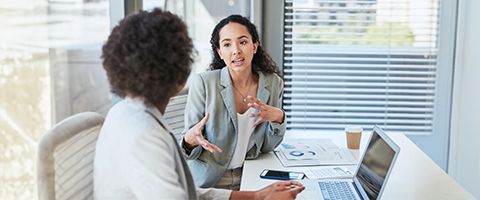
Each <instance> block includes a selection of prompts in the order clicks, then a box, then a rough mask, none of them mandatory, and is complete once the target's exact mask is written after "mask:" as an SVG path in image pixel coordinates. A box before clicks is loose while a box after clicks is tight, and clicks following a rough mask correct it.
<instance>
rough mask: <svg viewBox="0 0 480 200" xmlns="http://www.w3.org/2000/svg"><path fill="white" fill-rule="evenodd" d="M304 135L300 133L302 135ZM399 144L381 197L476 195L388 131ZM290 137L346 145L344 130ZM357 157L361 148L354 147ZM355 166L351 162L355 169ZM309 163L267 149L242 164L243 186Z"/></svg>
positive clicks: (257, 186) (248, 187)
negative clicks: (287, 162) (291, 162)
mask: <svg viewBox="0 0 480 200" xmlns="http://www.w3.org/2000/svg"><path fill="white" fill-rule="evenodd" d="M300 135H301V136H300ZM389 136H390V137H391V138H392V140H393V141H394V142H395V143H397V145H398V146H400V154H399V155H398V158H397V161H396V163H395V165H394V168H393V171H392V174H391V175H390V178H389V180H388V182H387V185H386V186H385V191H384V193H383V195H382V199H409V200H411V199H422V200H423V199H435V200H436V199H475V198H474V197H473V196H472V195H471V194H470V193H468V192H467V191H466V190H464V189H463V188H462V187H461V186H460V185H459V184H458V183H457V182H455V180H453V179H452V178H451V177H450V176H448V175H447V174H446V173H445V172H444V171H443V170H442V169H441V168H440V167H438V166H437V165H436V164H435V163H434V162H433V161H432V160H431V159H430V158H429V157H428V156H427V155H426V154H425V153H424V152H422V151H421V150H420V149H419V148H418V147H417V146H416V145H415V144H414V143H413V142H412V141H410V140H409V139H408V138H407V137H406V136H405V135H403V134H389ZM368 137H369V134H364V135H363V136H362V144H361V147H360V151H363V149H364V148H365V146H366V143H367V139H368ZM290 138H330V139H332V141H333V142H334V143H335V144H337V145H338V146H339V147H345V146H346V143H345V135H343V134H296V135H291V134H289V135H286V136H285V140H288V139H290ZM351 152H352V154H353V155H354V157H355V158H357V159H358V154H359V151H358V150H351ZM355 167H356V166H349V168H350V169H351V170H352V171H354V169H355ZM305 168H307V167H288V168H286V167H283V166H282V164H281V163H280V161H278V159H277V157H276V156H275V155H274V153H272V152H271V153H266V154H263V155H261V156H260V157H259V158H257V159H255V160H247V161H245V164H244V166H243V175H242V182H241V186H240V190H258V189H260V188H263V187H265V186H267V185H269V184H271V183H273V182H275V181H274V180H268V179H261V178H260V177H259V175H260V173H261V172H262V171H263V170H264V169H278V170H287V171H303V170H304V169H305Z"/></svg>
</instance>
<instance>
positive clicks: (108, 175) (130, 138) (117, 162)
mask: <svg viewBox="0 0 480 200" xmlns="http://www.w3.org/2000/svg"><path fill="white" fill-rule="evenodd" d="M146 110H148V111H149V112H150V113H152V114H153V115H155V117H156V118H157V119H158V120H159V121H160V122H161V123H162V124H163V125H164V126H165V128H163V127H162V126H161V125H160V124H159V123H158V122H157V121H156V120H155V118H154V117H153V116H152V115H150V114H149V113H147V112H146ZM169 129H170V128H169V127H168V124H167V123H166V121H165V120H164V119H163V116H162V114H161V113H160V112H159V111H158V110H157V109H156V108H153V107H146V106H145V105H144V104H143V103H142V102H141V101H138V100H135V99H129V98H127V99H125V100H123V101H120V102H118V103H117V104H116V105H115V106H113V107H112V108H111V109H110V111H109V112H108V114H107V117H106V119H105V122H104V124H103V126H102V129H101V131H100V135H99V138H98V141H97V145H96V150H95V161H94V175H93V178H94V198H95V199H98V200H101V199H115V200H123V199H189V198H190V197H194V196H197V198H200V199H228V198H229V196H230V193H231V191H229V190H220V189H201V188H196V187H195V184H194V183H193V179H192V178H191V174H190V172H189V168H188V165H187V164H186V163H185V162H184V161H183V162H182V159H183V157H182V154H181V153H180V152H179V148H178V146H176V145H177V144H176V141H175V140H174V138H173V137H172V135H170V133H169ZM192 193H193V194H192Z"/></svg>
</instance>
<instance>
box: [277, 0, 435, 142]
mask: <svg viewBox="0 0 480 200" xmlns="http://www.w3.org/2000/svg"><path fill="white" fill-rule="evenodd" d="M438 11H439V2H438V0H428V1H416V0H286V1H285V12H284V58H283V59H284V60H283V61H284V66H283V72H284V79H285V95H284V109H285V111H286V114H287V122H288V125H287V129H289V130H343V129H344V127H345V126H346V125H351V124H356V125H360V126H362V127H364V128H365V129H367V130H368V129H371V128H372V127H373V125H375V124H377V125H380V126H382V127H384V128H385V129H386V130H389V131H394V132H405V133H409V134H430V133H431V131H432V125H433V124H432V123H433V117H434V112H433V110H434V106H435V81H436V68H437V46H438V45H437V38H438V14H439V13H438Z"/></svg>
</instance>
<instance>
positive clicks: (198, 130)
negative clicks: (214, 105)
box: [184, 113, 222, 153]
mask: <svg viewBox="0 0 480 200" xmlns="http://www.w3.org/2000/svg"><path fill="white" fill-rule="evenodd" d="M209 117H210V113H207V114H206V115H205V117H203V119H202V120H200V122H198V123H197V124H195V126H193V127H192V128H190V130H188V131H187V133H186V134H185V137H184V138H185V143H187V147H189V148H190V149H193V148H194V147H196V146H198V145H200V146H202V148H203V149H205V150H207V151H209V152H211V153H213V152H222V149H220V148H219V147H217V146H216V145H214V144H212V143H210V142H209V141H208V140H206V139H205V138H204V137H203V133H202V131H203V127H204V126H205V124H206V123H207V122H208V118H209Z"/></svg>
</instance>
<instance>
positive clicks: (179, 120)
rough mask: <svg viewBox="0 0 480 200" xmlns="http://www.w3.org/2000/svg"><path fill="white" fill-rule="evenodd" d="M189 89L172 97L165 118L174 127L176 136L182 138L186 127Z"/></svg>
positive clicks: (173, 130)
mask: <svg viewBox="0 0 480 200" xmlns="http://www.w3.org/2000/svg"><path fill="white" fill-rule="evenodd" d="M187 95H188V90H187V89H186V90H182V91H180V92H179V93H178V94H177V95H175V96H173V97H172V98H170V101H169V102H168V105H167V107H166V108H165V114H164V115H163V117H164V119H165V120H166V121H167V122H168V125H169V126H170V128H171V129H172V132H173V134H174V135H175V137H176V138H177V139H178V138H182V136H181V133H182V131H183V129H184V128H185V123H184V121H185V118H184V116H185V106H186V105H187Z"/></svg>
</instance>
